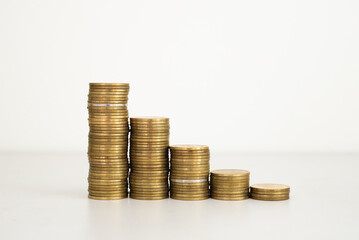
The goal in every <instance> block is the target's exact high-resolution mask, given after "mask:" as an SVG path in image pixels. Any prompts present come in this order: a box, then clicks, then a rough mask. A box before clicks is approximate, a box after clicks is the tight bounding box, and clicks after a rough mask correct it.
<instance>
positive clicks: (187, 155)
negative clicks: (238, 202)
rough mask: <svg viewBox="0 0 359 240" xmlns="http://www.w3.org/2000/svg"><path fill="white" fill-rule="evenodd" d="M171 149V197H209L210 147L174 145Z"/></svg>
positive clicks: (194, 198)
mask: <svg viewBox="0 0 359 240" xmlns="http://www.w3.org/2000/svg"><path fill="white" fill-rule="evenodd" d="M170 151H171V172H170V181H171V190H170V191H171V198H174V199H179V200H203V199H207V198H208V197H209V182H208V175H209V158H210V154H209V148H208V146H204V145H174V146H170Z"/></svg>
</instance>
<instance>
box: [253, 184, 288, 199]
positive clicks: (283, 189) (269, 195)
mask: <svg viewBox="0 0 359 240" xmlns="http://www.w3.org/2000/svg"><path fill="white" fill-rule="evenodd" d="M250 190H251V198H253V199H256V200H265V201H281V200H287V199H289V191H290V187H289V186H287V185H284V184H273V183H263V184H253V185H252V186H251V188H250Z"/></svg>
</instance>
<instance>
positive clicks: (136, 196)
mask: <svg viewBox="0 0 359 240" xmlns="http://www.w3.org/2000/svg"><path fill="white" fill-rule="evenodd" d="M130 198H133V199H138V200H161V199H166V198H168V195H166V196H158V197H156V196H155V197H148V196H141V195H137V194H133V193H132V194H131V193H130Z"/></svg>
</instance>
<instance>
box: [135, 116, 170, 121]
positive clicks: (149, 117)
mask: <svg viewBox="0 0 359 240" xmlns="http://www.w3.org/2000/svg"><path fill="white" fill-rule="evenodd" d="M169 120H170V119H169V118H166V117H153V116H148V117H143V116H141V117H132V118H131V121H133V122H168V121H169Z"/></svg>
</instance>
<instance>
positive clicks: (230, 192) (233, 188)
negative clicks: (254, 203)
mask: <svg viewBox="0 0 359 240" xmlns="http://www.w3.org/2000/svg"><path fill="white" fill-rule="evenodd" d="M248 195H249V172H248V171H246V170H240V169H219V170H214V171H212V172H211V197H212V198H214V199H218V200H244V199H247V198H248Z"/></svg>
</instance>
